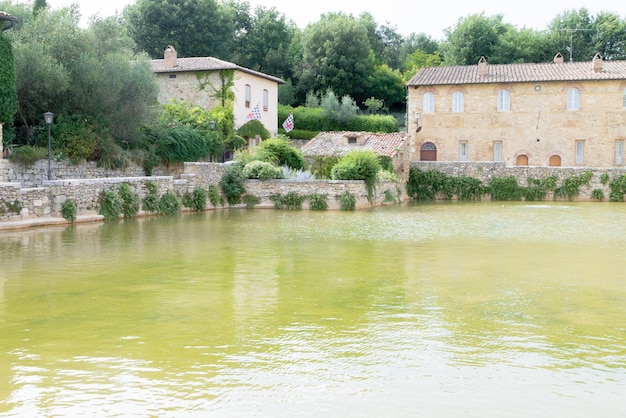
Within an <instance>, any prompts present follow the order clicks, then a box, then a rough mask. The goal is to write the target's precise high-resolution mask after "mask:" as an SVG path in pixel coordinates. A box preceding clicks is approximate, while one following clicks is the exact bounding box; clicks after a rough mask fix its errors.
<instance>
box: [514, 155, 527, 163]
mask: <svg viewBox="0 0 626 418" xmlns="http://www.w3.org/2000/svg"><path fill="white" fill-rule="evenodd" d="M515 165H518V166H527V165H528V156H527V155H526V154H521V155H518V156H517V159H516V160H515Z"/></svg>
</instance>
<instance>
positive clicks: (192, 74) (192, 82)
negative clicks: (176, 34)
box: [150, 45, 284, 135]
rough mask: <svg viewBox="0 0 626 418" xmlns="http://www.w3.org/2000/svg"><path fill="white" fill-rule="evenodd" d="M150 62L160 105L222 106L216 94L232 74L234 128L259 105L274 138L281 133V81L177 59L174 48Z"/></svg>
mask: <svg viewBox="0 0 626 418" xmlns="http://www.w3.org/2000/svg"><path fill="white" fill-rule="evenodd" d="M150 63H151V68H152V71H153V72H154V73H155V74H156V78H157V83H158V85H159V95H158V100H159V102H160V103H162V104H166V103H168V102H170V101H171V100H185V101H188V102H190V103H193V104H195V105H197V106H200V107H202V108H204V109H212V108H213V107H215V106H216V105H217V104H219V102H220V99H219V98H218V97H217V96H216V93H215V91H216V90H219V89H220V88H221V87H222V85H223V83H224V82H225V80H226V78H224V79H222V76H225V75H226V74H225V73H226V72H230V71H232V72H233V74H234V79H233V84H234V85H233V86H232V93H233V94H234V99H235V100H234V103H233V109H232V110H233V114H234V117H235V128H236V129H237V128H239V127H240V126H241V125H243V124H244V123H246V122H247V121H248V114H249V113H250V111H251V110H252V109H253V108H254V107H255V106H257V105H258V106H259V110H260V112H261V119H260V120H261V122H262V123H263V125H264V126H265V128H266V129H267V130H268V131H269V132H270V133H271V134H272V135H276V134H277V133H278V85H279V84H283V83H284V81H283V80H282V79H280V78H278V77H274V76H271V75H268V74H264V73H261V72H258V71H254V70H250V69H248V68H244V67H240V66H238V65H237V64H234V63H232V62H228V61H223V60H219V59H217V58H213V57H187V58H178V56H177V53H176V50H175V49H174V48H173V47H172V46H171V45H170V46H168V47H167V49H166V50H165V51H164V54H163V59H161V60H152V61H151V62H150Z"/></svg>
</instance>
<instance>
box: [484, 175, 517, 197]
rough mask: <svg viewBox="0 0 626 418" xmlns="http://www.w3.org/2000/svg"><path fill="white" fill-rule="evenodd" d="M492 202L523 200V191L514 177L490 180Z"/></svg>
mask: <svg viewBox="0 0 626 418" xmlns="http://www.w3.org/2000/svg"><path fill="white" fill-rule="evenodd" d="M489 192H490V194H491V200H500V201H503V200H522V189H521V188H520V187H519V185H518V184H517V180H516V179H515V177H513V176H507V177H504V178H493V179H491V180H489Z"/></svg>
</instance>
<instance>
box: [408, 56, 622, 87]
mask: <svg viewBox="0 0 626 418" xmlns="http://www.w3.org/2000/svg"><path fill="white" fill-rule="evenodd" d="M625 79H626V61H603V62H602V71H601V72H594V71H593V70H592V67H591V61H585V62H564V63H553V62H550V63H540V64H536V63H535V64H487V74H486V75H485V76H483V77H481V76H479V74H478V65H467V66H449V67H430V68H423V69H421V70H420V71H419V72H418V73H417V74H415V75H414V76H413V78H411V80H409V82H408V83H407V86H435V85H454V84H489V83H524V82H541V81H588V80H625Z"/></svg>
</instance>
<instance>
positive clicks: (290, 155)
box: [257, 138, 306, 170]
mask: <svg viewBox="0 0 626 418" xmlns="http://www.w3.org/2000/svg"><path fill="white" fill-rule="evenodd" d="M257 156H258V158H259V159H260V160H261V161H267V162H270V163H272V164H274V165H275V166H277V167H280V166H283V165H286V166H287V167H289V168H293V169H295V170H299V169H303V168H304V167H305V165H306V160H305V159H304V155H303V154H302V151H301V150H300V149H298V148H294V147H293V146H291V144H290V143H289V141H287V140H286V139H285V138H272V139H268V140H267V141H263V142H262V143H261V145H259V147H258V148H257Z"/></svg>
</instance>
